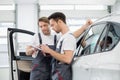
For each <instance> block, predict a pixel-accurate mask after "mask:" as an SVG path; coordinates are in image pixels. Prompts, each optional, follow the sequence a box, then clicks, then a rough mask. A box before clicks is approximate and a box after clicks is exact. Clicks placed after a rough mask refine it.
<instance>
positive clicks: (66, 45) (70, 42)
mask: <svg viewBox="0 0 120 80" xmlns="http://www.w3.org/2000/svg"><path fill="white" fill-rule="evenodd" d="M62 47H63V50H72V51H74V50H75V49H76V39H75V37H74V36H72V35H69V36H68V37H66V38H65V39H64V41H63V45H62Z"/></svg>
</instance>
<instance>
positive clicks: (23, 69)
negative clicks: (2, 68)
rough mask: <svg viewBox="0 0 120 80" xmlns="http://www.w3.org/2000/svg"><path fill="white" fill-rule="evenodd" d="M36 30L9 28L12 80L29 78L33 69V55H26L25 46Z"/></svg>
mask: <svg viewBox="0 0 120 80" xmlns="http://www.w3.org/2000/svg"><path fill="white" fill-rule="evenodd" d="M33 35H34V32H31V31H27V30H22V29H16V28H8V30H7V39H8V41H7V42H8V55H9V65H10V70H9V71H10V80H25V79H29V74H30V70H31V61H32V59H33V58H32V57H31V56H26V54H25V47H26V46H27V45H29V43H30V41H31V39H32V37H33Z"/></svg>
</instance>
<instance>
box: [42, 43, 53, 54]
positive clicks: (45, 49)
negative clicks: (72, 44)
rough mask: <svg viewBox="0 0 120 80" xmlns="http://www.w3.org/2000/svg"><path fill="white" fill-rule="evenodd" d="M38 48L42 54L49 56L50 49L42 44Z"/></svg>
mask: <svg viewBox="0 0 120 80" xmlns="http://www.w3.org/2000/svg"><path fill="white" fill-rule="evenodd" d="M40 48H41V50H42V52H43V53H47V54H50V51H51V49H50V48H49V47H48V46H47V45H45V44H42V45H40Z"/></svg>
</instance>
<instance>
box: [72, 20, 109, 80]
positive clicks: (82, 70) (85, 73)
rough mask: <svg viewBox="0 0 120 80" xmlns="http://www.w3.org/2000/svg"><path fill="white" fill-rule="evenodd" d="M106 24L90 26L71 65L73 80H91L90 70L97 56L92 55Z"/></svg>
mask: <svg viewBox="0 0 120 80" xmlns="http://www.w3.org/2000/svg"><path fill="white" fill-rule="evenodd" d="M106 25H107V23H105V22H102V23H99V24H95V25H93V26H91V28H90V29H89V30H88V31H87V32H86V34H85V35H84V38H83V39H82V41H81V43H80V45H79V47H78V48H77V50H76V53H77V54H78V55H77V56H76V58H75V61H74V63H73V66H72V68H73V80H78V79H81V80H91V73H92V68H94V67H95V65H96V64H97V63H96V62H95V61H96V60H97V58H98V56H97V54H94V51H95V48H96V45H97V44H98V41H99V37H100V36H101V34H102V33H103V32H104V30H105V29H107V28H106Z"/></svg>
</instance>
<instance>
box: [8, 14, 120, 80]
mask: <svg viewBox="0 0 120 80" xmlns="http://www.w3.org/2000/svg"><path fill="white" fill-rule="evenodd" d="M21 34H22V35H21ZM32 35H34V33H33V32H30V31H26V30H21V29H16V28H8V53H9V63H10V80H29V75H30V70H31V69H30V66H31V60H32V57H31V56H26V55H25V51H24V50H23V49H25V46H26V45H27V42H26V41H28V40H29V38H30V36H32ZM23 37H24V39H25V41H24V40H23ZM20 39H22V40H20ZM23 46H24V47H23ZM22 50H23V51H22ZM25 65H28V66H25ZM72 69H73V80H120V15H119V14H116V15H108V16H106V17H104V18H101V19H99V20H97V21H96V22H94V23H93V24H92V25H91V26H90V27H89V28H88V29H87V30H86V31H85V33H84V34H83V35H82V36H80V38H79V39H78V42H77V49H76V51H75V57H74V62H73V63H72ZM66 77H67V76H66Z"/></svg>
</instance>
